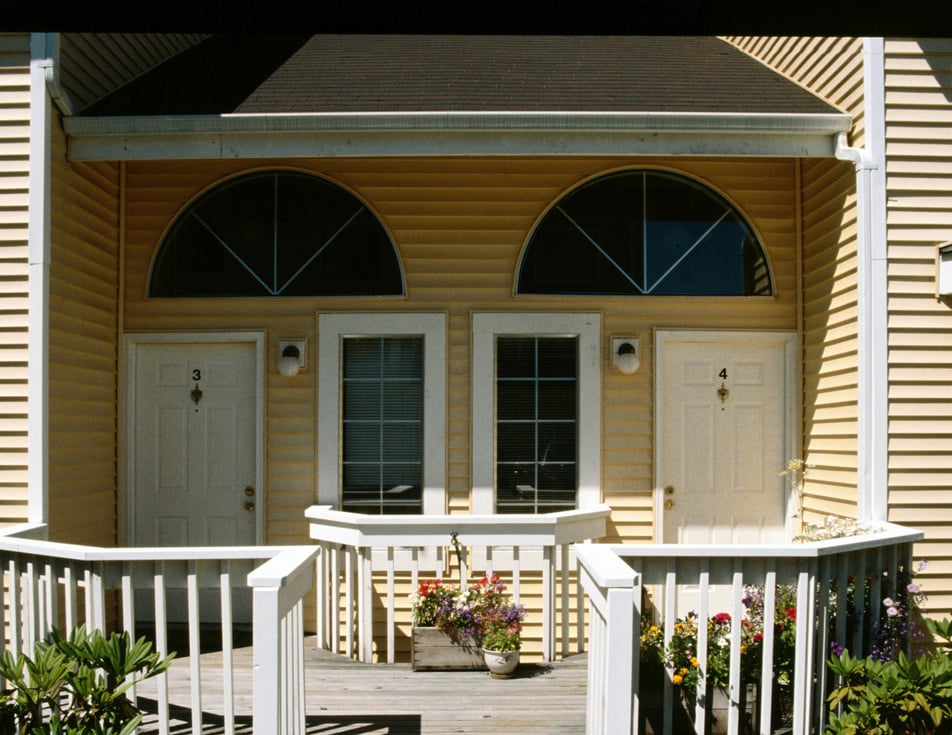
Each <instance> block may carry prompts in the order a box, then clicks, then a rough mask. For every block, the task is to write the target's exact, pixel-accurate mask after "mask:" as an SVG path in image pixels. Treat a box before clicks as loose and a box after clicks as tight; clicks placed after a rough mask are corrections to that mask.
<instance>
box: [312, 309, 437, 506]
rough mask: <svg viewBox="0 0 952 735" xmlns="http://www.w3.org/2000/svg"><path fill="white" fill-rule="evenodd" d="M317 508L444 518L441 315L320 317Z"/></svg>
mask: <svg viewBox="0 0 952 735" xmlns="http://www.w3.org/2000/svg"><path fill="white" fill-rule="evenodd" d="M317 328H318V379H317V384H318V413H317V421H318V431H317V460H318V467H317V501H318V503H319V504H320V505H329V506H332V507H336V508H340V509H342V510H346V511H351V512H354V513H371V514H390V513H422V514H427V515H433V514H441V513H445V512H446V315H445V314H443V313H403V312H386V313H384V312H381V313H367V314H356V313H344V312H341V313H331V314H319V315H318V319H317Z"/></svg>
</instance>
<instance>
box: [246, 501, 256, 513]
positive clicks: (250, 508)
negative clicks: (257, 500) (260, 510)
mask: <svg viewBox="0 0 952 735" xmlns="http://www.w3.org/2000/svg"><path fill="white" fill-rule="evenodd" d="M254 509H255V504H254V503H252V502H251V501H248V502H246V503H245V510H246V511H248V512H249V513H250V512H251V511H253V510H254Z"/></svg>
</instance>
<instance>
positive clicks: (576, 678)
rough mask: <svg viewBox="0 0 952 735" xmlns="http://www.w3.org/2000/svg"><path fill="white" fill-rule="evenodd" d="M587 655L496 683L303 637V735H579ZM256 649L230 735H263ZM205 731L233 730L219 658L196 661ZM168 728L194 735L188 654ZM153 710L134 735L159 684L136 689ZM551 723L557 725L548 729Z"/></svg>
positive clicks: (244, 661) (245, 664) (243, 675)
mask: <svg viewBox="0 0 952 735" xmlns="http://www.w3.org/2000/svg"><path fill="white" fill-rule="evenodd" d="M587 661H588V657H587V656H586V655H584V654H582V655H577V656H570V657H569V658H567V659H564V660H560V661H556V662H552V663H548V664H544V663H535V664H531V663H530V664H523V665H522V666H521V667H520V669H519V671H518V673H517V675H516V676H514V677H513V678H512V679H508V680H499V679H493V678H492V677H490V676H489V675H488V674H487V673H486V672H478V671H412V670H411V669H410V665H409V664H406V663H398V664H394V665H379V664H365V663H361V662H359V661H354V660H351V659H347V658H344V657H342V656H337V655H334V654H330V653H327V652H326V651H323V650H321V649H320V648H319V647H318V646H317V645H316V641H315V640H314V638H312V637H307V638H306V639H305V645H304V669H305V672H306V673H305V701H306V705H305V707H304V710H305V712H306V713H307V714H306V718H305V726H304V732H306V733H307V734H308V735H315V734H316V733H320V735H344V734H345V733H346V734H347V735H447V733H473V734H474V735H475V734H479V735H504V734H506V735H509V734H511V733H521V734H522V735H551V733H553V732H555V731H557V732H559V733H560V734H562V735H583V734H584V733H585V689H586V684H585V682H586V672H587V670H588V668H587ZM253 665H254V663H253V652H252V649H251V647H250V646H246V647H242V648H238V649H236V650H235V654H234V677H235V678H234V681H235V696H236V699H237V701H238V702H239V703H240V704H239V707H238V711H237V713H236V716H235V720H236V722H235V725H234V730H233V732H234V733H236V735H249V734H250V733H252V732H255V733H260V732H262V730H261V729H260V728H261V725H260V724H259V725H257V726H254V725H253V722H252V714H253V713H252V679H253ZM201 671H202V692H203V723H202V730H201V732H202V733H203V734H204V735H224V733H226V732H229V730H227V729H226V727H225V723H224V717H223V714H224V711H225V710H224V706H223V705H224V702H223V696H222V694H223V693H222V688H221V681H222V657H221V654H220V653H206V654H203V655H202V661H201ZM169 679H170V681H169V690H168V697H169V725H168V732H169V733H171V734H173V735H174V734H176V733H190V732H195V730H193V729H192V712H191V690H190V675H189V662H188V660H187V658H185V659H183V660H180V661H177V662H176V663H175V664H173V666H172V670H171V672H170V676H169ZM138 696H139V698H140V699H139V705H140V707H142V708H143V709H146V710H148V711H149V715H148V716H147V717H146V719H145V722H144V726H143V727H142V728H141V729H140V733H144V734H146V735H151V734H158V733H161V732H162V730H161V729H160V727H159V724H158V717H157V716H156V714H155V713H154V711H155V709H156V701H157V686H156V683H155V682H154V681H150V682H146V684H145V685H143V686H141V687H139V690H138ZM554 723H557V725H556V724H554Z"/></svg>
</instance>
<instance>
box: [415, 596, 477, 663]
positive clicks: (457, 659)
mask: <svg viewBox="0 0 952 735" xmlns="http://www.w3.org/2000/svg"><path fill="white" fill-rule="evenodd" d="M480 600H481V596H480V595H478V594H477V593H476V592H475V590H474V589H473V588H470V589H462V588H459V587H452V586H450V585H447V584H444V583H443V580H441V579H437V580H423V581H422V582H420V584H419V586H418V587H417V589H416V591H415V592H413V594H411V595H410V603H411V610H412V615H413V635H412V639H411V649H410V661H411V666H412V668H413V670H414V671H423V670H436V669H445V670H453V669H482V668H485V662H484V661H483V656H482V653H481V651H480V648H479V643H478V639H479V633H480V623H479V620H478V616H477V607H478V604H479V603H480Z"/></svg>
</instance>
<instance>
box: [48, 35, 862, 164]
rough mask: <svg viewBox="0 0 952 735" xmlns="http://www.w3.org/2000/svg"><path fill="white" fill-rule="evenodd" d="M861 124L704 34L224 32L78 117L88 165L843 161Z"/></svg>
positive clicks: (73, 141) (74, 149)
mask: <svg viewBox="0 0 952 735" xmlns="http://www.w3.org/2000/svg"><path fill="white" fill-rule="evenodd" d="M849 122H850V118H849V116H847V115H844V114H842V113H839V112H838V111H837V110H836V109H835V108H833V107H831V106H830V105H828V104H827V103H826V102H824V101H822V100H820V99H818V98H817V97H814V96H813V95H812V94H810V93H809V92H807V91H806V90H804V89H803V88H801V87H799V86H797V85H796V84H793V83H792V82H790V81H789V80H787V79H785V78H783V77H782V76H780V75H778V74H776V73H774V72H773V71H771V70H769V69H767V68H766V67H765V66H763V65H762V64H760V63H758V62H756V61H755V60H753V59H751V58H749V57H747V56H746V55H745V54H743V53H741V52H740V51H738V50H737V49H735V48H734V47H732V46H730V45H729V44H727V43H725V42H724V41H721V40H719V39H716V38H705V37H660V36H658V37H651V36H649V37H645V36H614V37H572V36H557V37H556V36H552V37H518V36H429V35H363V36H362V35H334V36H329V35H321V36H309V37H271V38H268V37H265V38H263V37H260V36H258V37H254V38H247V37H228V36H225V37H215V38H212V39H209V40H208V41H206V42H204V43H202V44H199V45H198V46H196V47H194V48H193V49H190V50H189V51H187V52H184V53H182V54H180V55H179V56H178V57H176V58H174V59H172V60H171V61H170V62H167V63H166V64H163V65H162V66H160V67H158V68H156V69H154V70H152V71H151V72H149V73H148V74H146V75H144V76H143V77H141V78H140V79H138V80H136V81H135V82H133V83H131V84H129V85H126V86H125V87H123V88H122V89H120V90H117V91H116V92H114V93H113V94H112V95H110V96H108V97H106V98H104V99H102V100H100V101H99V102H97V103H95V104H93V105H92V106H90V107H89V108H87V109H86V110H84V111H83V112H82V113H81V114H79V115H75V116H72V117H69V118H67V119H66V121H65V126H66V132H67V134H68V135H69V136H70V155H71V157H72V158H73V159H74V160H96V159H101V160H133V159H148V158H218V157H229V158H232V157H260V156H322V155H335V156H341V155H353V156H358V155H359V156H367V155H375V156H386V155H573V154H578V155H591V154H594V155H598V154H608V155H617V154H632V153H635V154H651V155H659V154H673V155H757V156H763V155H782V156H831V155H833V151H834V149H835V142H836V137H837V135H838V134H839V133H842V132H846V131H847V130H848V128H849Z"/></svg>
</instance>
